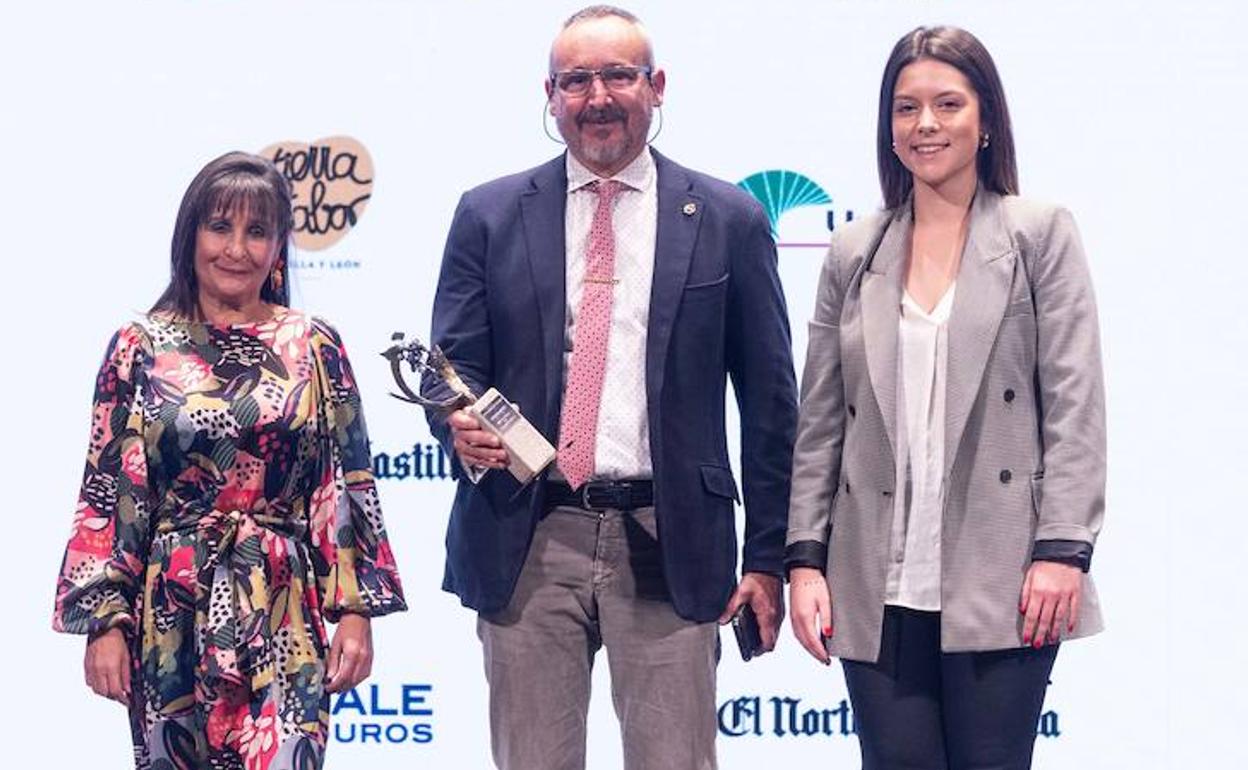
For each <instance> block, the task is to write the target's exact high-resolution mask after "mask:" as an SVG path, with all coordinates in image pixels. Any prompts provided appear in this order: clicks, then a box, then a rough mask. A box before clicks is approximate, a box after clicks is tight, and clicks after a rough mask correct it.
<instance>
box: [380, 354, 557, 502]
mask: <svg viewBox="0 0 1248 770" xmlns="http://www.w3.org/2000/svg"><path fill="white" fill-rule="evenodd" d="M390 339H391V340H392V341H393V342H394V344H393V345H391V346H390V347H389V348H387V349H386V350H385V351H384V352H382V354H381V355H382V356H383V357H384V358H386V359H387V360H388V361H390V373H391V374H392V375H394V382H395V384H397V385H398V386H399V390H400V391H402V394H401V395H400V394H399V393H391V394H390V395H392V396H394V397H395V398H397V399H399V400H400V401H406V402H408V403H409V404H416V405H418V406H422V407H425V408H428V409H436V410H437V411H439V412H442V413H443V414H449V413H451V412H453V411H455V410H457V409H467V410H468V411H469V412H471V413H472V415H473V416H474V417H476V418H477V420H478V422H480V423H481V426H482V427H483V428H485V429H486V430H488V431H489V432H490V433H493V434H494V435H495V436H498V438H499V440H500V441H501V442H502V444H503V448H504V449H506V450H507V458H508V464H507V470H509V471H511V475H512V476H515V477H516V480H517V481H519V482H520V483H521V484H527V483H529V482H530V481H532V480H533V478H534V477H535V476H537V474H539V473H541V472H542V469H543V468H545V467H546V466H547V465H549V464H550V462H551V461H552V460H554V459H555V448H554V447H553V446H551V445H550V442H549V441H547V440H546V439H545V437H544V436H542V434H541V433H540V432H538V430H537V428H534V427H533V425H532V423H530V422H529V421H528V420H526V419H524V417H523V416H522V415H521V414H520V410H519V409H517V408H516V405H515V404H513V403H511V402H510V401H508V400H507V399H505V398H503V395H502V394H501V393H499V392H498V391H497V390H495V389H494V388H490V389H489V390H487V391H486V392H485V393H483V394H482V395H481V396H476V395H475V394H473V392H472V390H471V389H470V388H469V387H468V386H467V385H466V384H465V383H464V381H463V379H462V378H461V377H460V376H459V373H458V372H456V371H455V367H454V366H452V365H451V362H450V361H448V360H447V359H446V356H445V355H444V354H443V353H442V351H441V349H439V348H438V346H437V345H432V346H425V344H424V343H422V342H421V341H420V340H418V339H412V340H411V341H410V342H406V341H404V335H403V332H395V333H394V334H392V335H390ZM404 363H406V364H407V365H408V367H409V369H410V370H411V371H412V372H413V373H419V374H421V375H422V376H423V375H425V374H428V375H430V376H432V377H433V378H434V379H436V380H438V381H439V382H441V383H443V384H445V385H446V386H447V388H449V389H450V391H451V393H452V395H451V396H450V397H448V398H445V399H443V400H441V401H438V400H435V399H431V398H426V397H424V396H422V395H420V392H419V388H418V389H416V390H413V389H412V387H411V386H410V385H408V384H407V380H406V379H405V377H404V374H403V364H404ZM466 470H467V471H468V478H469V479H470V480H471V481H472V482H473V483H474V484H475V483H476V482H477V481H480V479H481V477H482V476H484V475H485V472H486V470H487V469H486V468H476V467H468V468H466Z"/></svg>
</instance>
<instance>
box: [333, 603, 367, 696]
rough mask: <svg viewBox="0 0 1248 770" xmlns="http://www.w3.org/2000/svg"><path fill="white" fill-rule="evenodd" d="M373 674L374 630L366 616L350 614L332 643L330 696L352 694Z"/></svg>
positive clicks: (336, 630) (340, 624) (339, 626)
mask: <svg viewBox="0 0 1248 770" xmlns="http://www.w3.org/2000/svg"><path fill="white" fill-rule="evenodd" d="M372 672H373V626H372V623H371V622H370V621H369V619H368V617H367V616H365V615H355V614H352V613H346V614H344V615H343V616H342V618H341V619H340V620H339V621H338V627H337V628H336V629H334V640H333V641H332V642H330V643H329V661H328V668H326V670H325V676H326V678H327V679H329V683H328V684H326V685H325V690H326V691H327V692H342V691H344V690H350V689H351V688H352V687H355V686H356V685H357V684H359V683H360V682H363V681H364V680H365V679H367V678H368V675H369V674H371V673H372Z"/></svg>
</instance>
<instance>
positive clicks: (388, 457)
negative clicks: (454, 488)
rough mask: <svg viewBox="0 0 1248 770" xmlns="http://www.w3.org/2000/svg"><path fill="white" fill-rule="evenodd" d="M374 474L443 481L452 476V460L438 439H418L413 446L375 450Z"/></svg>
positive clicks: (379, 476) (384, 477)
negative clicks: (388, 450)
mask: <svg viewBox="0 0 1248 770" xmlns="http://www.w3.org/2000/svg"><path fill="white" fill-rule="evenodd" d="M370 449H371V447H370ZM373 476H375V477H376V478H379V479H395V480H397V481H403V480H405V479H411V480H413V481H441V480H443V479H449V478H450V477H451V460H450V458H449V457H447V456H446V452H445V451H444V450H443V449H442V445H441V444H439V443H437V442H436V441H431V442H428V443H425V442H420V441H417V442H415V443H414V444H412V445H411V448H405V449H400V450H399V451H395V452H373Z"/></svg>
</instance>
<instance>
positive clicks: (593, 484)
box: [545, 479, 654, 511]
mask: <svg viewBox="0 0 1248 770" xmlns="http://www.w3.org/2000/svg"><path fill="white" fill-rule="evenodd" d="M545 492H546V509H547V510H550V509H551V508H555V507H557V506H567V507H570V508H581V509H582V510H586V511H605V510H607V509H608V508H612V509H615V510H617V511H631V510H634V509H636V508H647V507H649V506H652V505H654V482H653V481H651V480H649V479H633V480H631V481H588V482H586V483H585V484H583V485H582V486H581V488H580V489H575V490H574V489H572V487H570V486H568V485H567V483H565V482H562V481H548V482H546V489H545Z"/></svg>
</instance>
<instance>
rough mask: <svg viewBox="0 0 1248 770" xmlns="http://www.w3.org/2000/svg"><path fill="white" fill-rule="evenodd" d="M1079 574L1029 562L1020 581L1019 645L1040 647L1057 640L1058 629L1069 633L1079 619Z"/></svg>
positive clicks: (1049, 563) (1063, 567)
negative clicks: (1021, 634)
mask: <svg viewBox="0 0 1248 770" xmlns="http://www.w3.org/2000/svg"><path fill="white" fill-rule="evenodd" d="M1082 595H1083V573H1082V572H1081V571H1080V570H1079V568H1078V567H1072V566H1070V565H1069V564H1062V563H1060V562H1055V561H1033V562H1032V563H1031V567H1029V568H1028V569H1027V578H1026V579H1025V580H1024V581H1023V595H1022V596H1021V597H1020V599H1019V604H1018V611H1019V612H1020V613H1022V614H1023V615H1024V619H1023V644H1030V645H1033V646H1035V647H1040V646H1042V645H1044V644H1045V642H1046V641H1047V642H1049V643H1056V642H1058V641H1060V640H1061V636H1062V626H1065V627H1066V631H1067V632H1069V631H1073V630H1074V629H1075V623H1076V622H1077V621H1078V620H1079V600H1080V599H1081V598H1082Z"/></svg>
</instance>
